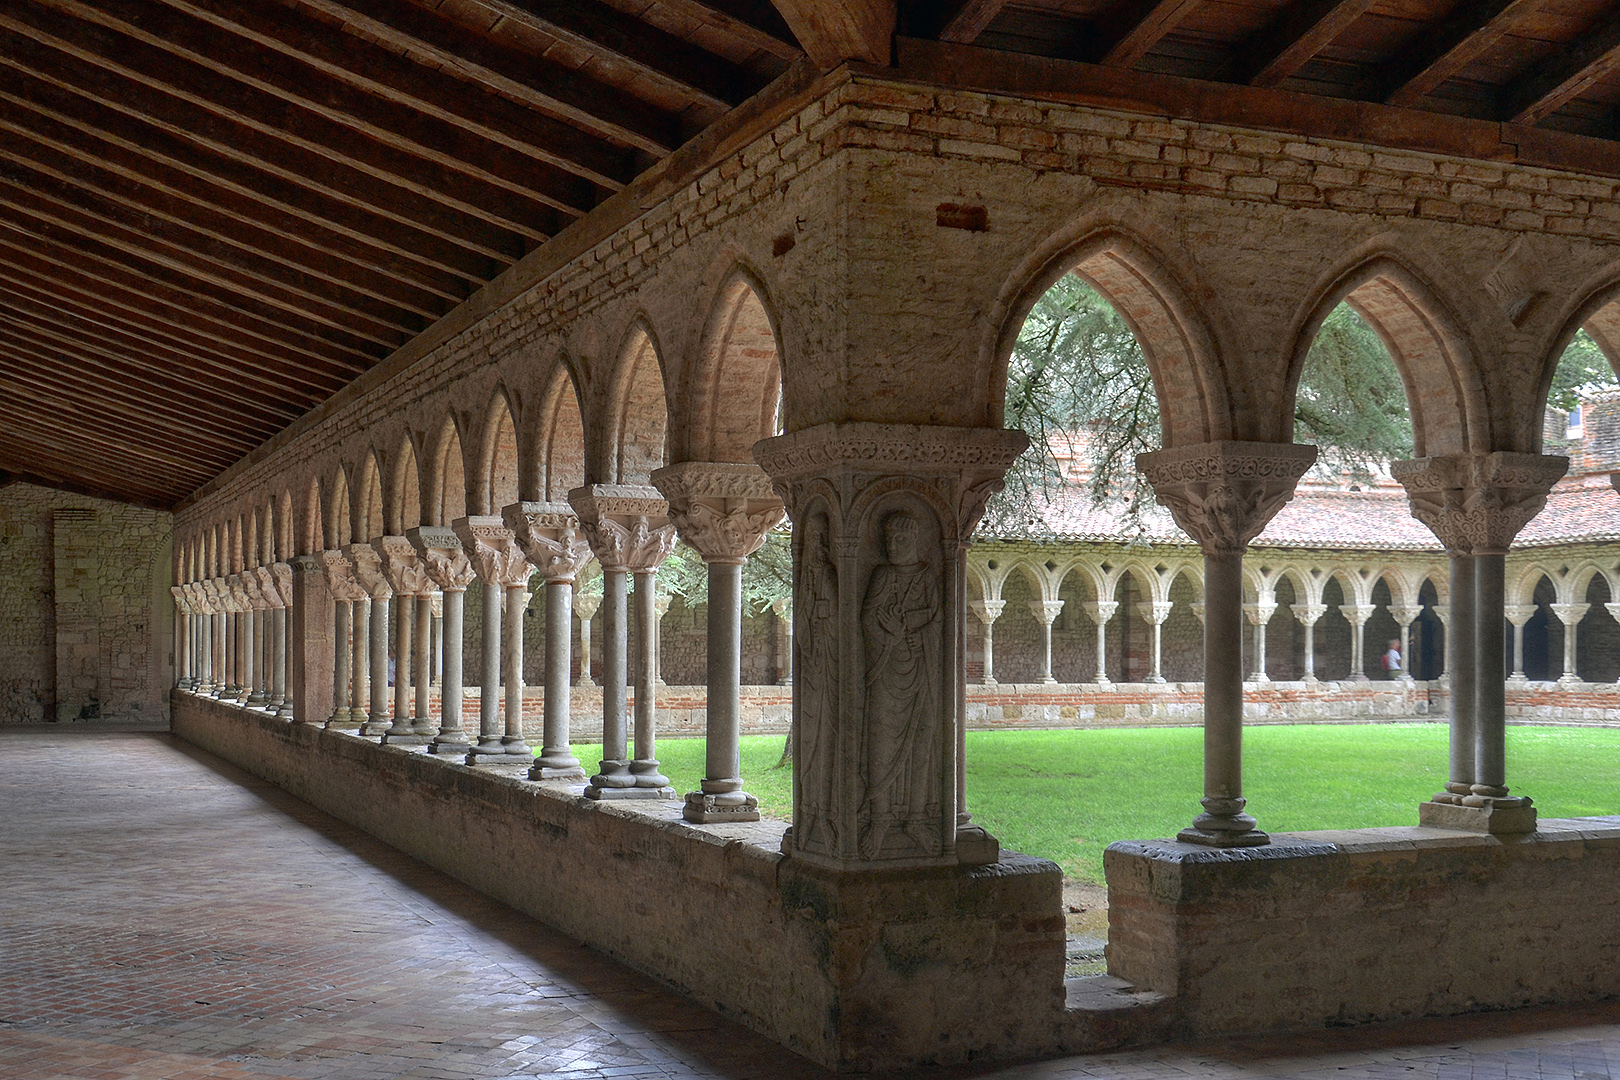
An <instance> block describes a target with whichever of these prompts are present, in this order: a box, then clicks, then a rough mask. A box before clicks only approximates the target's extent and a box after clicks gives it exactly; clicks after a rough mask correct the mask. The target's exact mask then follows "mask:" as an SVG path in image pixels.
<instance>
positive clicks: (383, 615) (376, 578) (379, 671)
mask: <svg viewBox="0 0 1620 1080" xmlns="http://www.w3.org/2000/svg"><path fill="white" fill-rule="evenodd" d="M343 554H344V556H345V557H346V558H347V559H348V560H349V565H350V566H352V567H354V580H355V584H357V585H358V586H359V587H360V591H361V593H362V596H363V598H362V599H361V600H359V601H357V603H359V604H360V608H359V610H358V611H357V613H356V619H357V620H362V621H360V622H357V624H356V626H355V639H356V640H355V656H356V660H355V670H356V671H357V672H361V674H360V675H359V676H358V677H357V679H356V682H357V684H358V688H359V689H360V691H361V692H360V694H359V695H357V696H356V698H355V699H354V702H353V706H352V708H353V711H354V718H355V720H356V721H357V722H358V723H359V725H360V728H359V731H360V734H362V735H372V736H380V735H382V734H383V733H384V732H386V731H387V730H388V727H389V721H388V606H389V605H388V601H389V599H390V598H391V597H392V596H393V593H394V590H393V587H392V586H390V585H389V584H388V578H387V575H385V574H384V573H383V566H382V556H381V555H380V554H378V552H377V550H376V549H375V548H373V547H372V546H371V545H370V544H365V543H356V544H350V545H349V546H348V547H346V548H344V549H343Z"/></svg>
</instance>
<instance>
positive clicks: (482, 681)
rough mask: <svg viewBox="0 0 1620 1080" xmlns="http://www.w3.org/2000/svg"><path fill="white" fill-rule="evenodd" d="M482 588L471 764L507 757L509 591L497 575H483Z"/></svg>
mask: <svg viewBox="0 0 1620 1080" xmlns="http://www.w3.org/2000/svg"><path fill="white" fill-rule="evenodd" d="M480 588H481V592H482V594H483V607H482V608H481V610H482V612H483V619H484V651H483V655H482V656H481V657H480V658H479V659H480V662H481V668H480V671H479V678H478V745H476V746H474V747H473V748H472V749H471V750H469V751H468V755H467V756H468V761H467V763H468V764H469V765H477V764H478V763H479V762H477V761H475V760H473V759H475V758H482V757H494V758H505V757H506V748H505V747H504V746H502V745H501V631H502V630H503V627H502V626H501V601H502V599H503V597H504V595H505V592H506V590H505V587H504V586H503V585H501V583H500V582H499V581H498V580H496V579H495V578H494V577H486V578H484V579H483V581H482V583H481V587H480Z"/></svg>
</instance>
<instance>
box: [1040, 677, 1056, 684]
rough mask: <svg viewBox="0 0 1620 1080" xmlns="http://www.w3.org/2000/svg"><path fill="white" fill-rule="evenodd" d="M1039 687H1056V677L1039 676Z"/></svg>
mask: <svg viewBox="0 0 1620 1080" xmlns="http://www.w3.org/2000/svg"><path fill="white" fill-rule="evenodd" d="M1041 685H1042V686H1056V685H1057V676H1055V675H1042V676H1041Z"/></svg>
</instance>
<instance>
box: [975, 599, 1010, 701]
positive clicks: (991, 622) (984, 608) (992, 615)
mask: <svg viewBox="0 0 1620 1080" xmlns="http://www.w3.org/2000/svg"><path fill="white" fill-rule="evenodd" d="M968 607H969V608H970V609H971V610H972V612H973V614H974V615H975V616H977V617H978V620H979V623H980V624H981V625H982V626H983V627H984V675H983V677H982V678H980V679H979V682H980V683H981V684H983V685H984V686H995V685H997V683H996V643H995V642H996V639H995V627H996V620H997V619H999V618H1001V613H1002V612H1003V611H1004V610H1006V607H1007V601H1005V600H973V601H970V602H969V603H968Z"/></svg>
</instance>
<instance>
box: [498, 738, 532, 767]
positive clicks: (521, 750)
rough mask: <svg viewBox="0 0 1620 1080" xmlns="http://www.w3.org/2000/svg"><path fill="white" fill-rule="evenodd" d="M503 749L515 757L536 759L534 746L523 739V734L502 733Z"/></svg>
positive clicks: (528, 759)
mask: <svg viewBox="0 0 1620 1080" xmlns="http://www.w3.org/2000/svg"><path fill="white" fill-rule="evenodd" d="M501 750H502V751H503V752H505V753H508V754H510V755H512V756H513V757H520V758H523V759H525V760H526V761H532V760H534V747H532V746H530V745H529V744H528V743H526V742H524V741H523V736H521V735H502V736H501Z"/></svg>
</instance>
